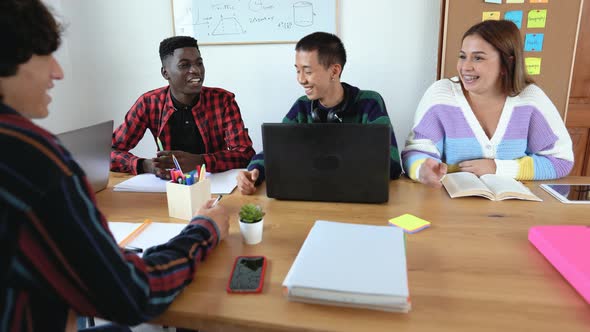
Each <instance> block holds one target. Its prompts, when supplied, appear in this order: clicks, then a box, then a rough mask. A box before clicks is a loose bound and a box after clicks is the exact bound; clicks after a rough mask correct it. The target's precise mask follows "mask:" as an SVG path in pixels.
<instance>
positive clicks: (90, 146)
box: [57, 120, 113, 192]
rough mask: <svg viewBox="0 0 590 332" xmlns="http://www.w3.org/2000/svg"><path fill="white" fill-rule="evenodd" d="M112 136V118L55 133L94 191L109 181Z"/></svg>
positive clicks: (104, 186)
mask: <svg viewBox="0 0 590 332" xmlns="http://www.w3.org/2000/svg"><path fill="white" fill-rule="evenodd" d="M112 136H113V120H109V121H106V122H102V123H99V124H95V125H92V126H89V127H85V128H80V129H75V130H72V131H68V132H65V133H61V134H58V135H57V137H58V138H59V140H60V141H61V142H62V144H63V145H64V146H65V147H66V149H68V151H70V153H71V154H72V157H73V158H74V159H75V160H76V162H77V163H78V165H80V167H81V168H82V170H84V173H86V177H87V178H88V181H89V182H90V184H91V185H92V188H93V189H94V192H97V191H100V190H102V189H104V188H106V187H107V183H108V182H109V171H110V167H111V140H112Z"/></svg>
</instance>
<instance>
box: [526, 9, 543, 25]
mask: <svg viewBox="0 0 590 332" xmlns="http://www.w3.org/2000/svg"><path fill="white" fill-rule="evenodd" d="M546 22H547V9H534V10H531V11H530V12H529V17H528V20H527V25H526V27H527V28H544V27H545V23H546Z"/></svg>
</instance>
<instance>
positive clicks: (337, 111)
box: [310, 84, 349, 123]
mask: <svg viewBox="0 0 590 332" xmlns="http://www.w3.org/2000/svg"><path fill="white" fill-rule="evenodd" d="M342 88H343V89H344V99H343V101H342V102H341V103H340V105H339V107H336V108H333V109H331V110H330V111H329V112H328V115H327V116H326V123H342V114H343V113H344V112H346V109H347V108H348V101H349V100H348V99H349V93H348V88H347V87H346V85H344V84H343V85H342ZM313 102H314V100H312V101H311V113H310V114H311V121H312V122H314V123H317V122H323V121H322V118H321V117H320V114H319V112H320V110H319V109H318V108H317V107H314V105H313Z"/></svg>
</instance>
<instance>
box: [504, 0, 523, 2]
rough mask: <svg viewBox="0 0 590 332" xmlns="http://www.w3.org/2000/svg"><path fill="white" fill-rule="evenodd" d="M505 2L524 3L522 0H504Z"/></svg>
mask: <svg viewBox="0 0 590 332" xmlns="http://www.w3.org/2000/svg"><path fill="white" fill-rule="evenodd" d="M506 3H524V0H506Z"/></svg>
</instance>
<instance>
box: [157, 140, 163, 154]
mask: <svg viewBox="0 0 590 332" xmlns="http://www.w3.org/2000/svg"><path fill="white" fill-rule="evenodd" d="M156 142H157V143H158V149H160V151H164V147H163V146H162V141H160V137H156Z"/></svg>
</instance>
